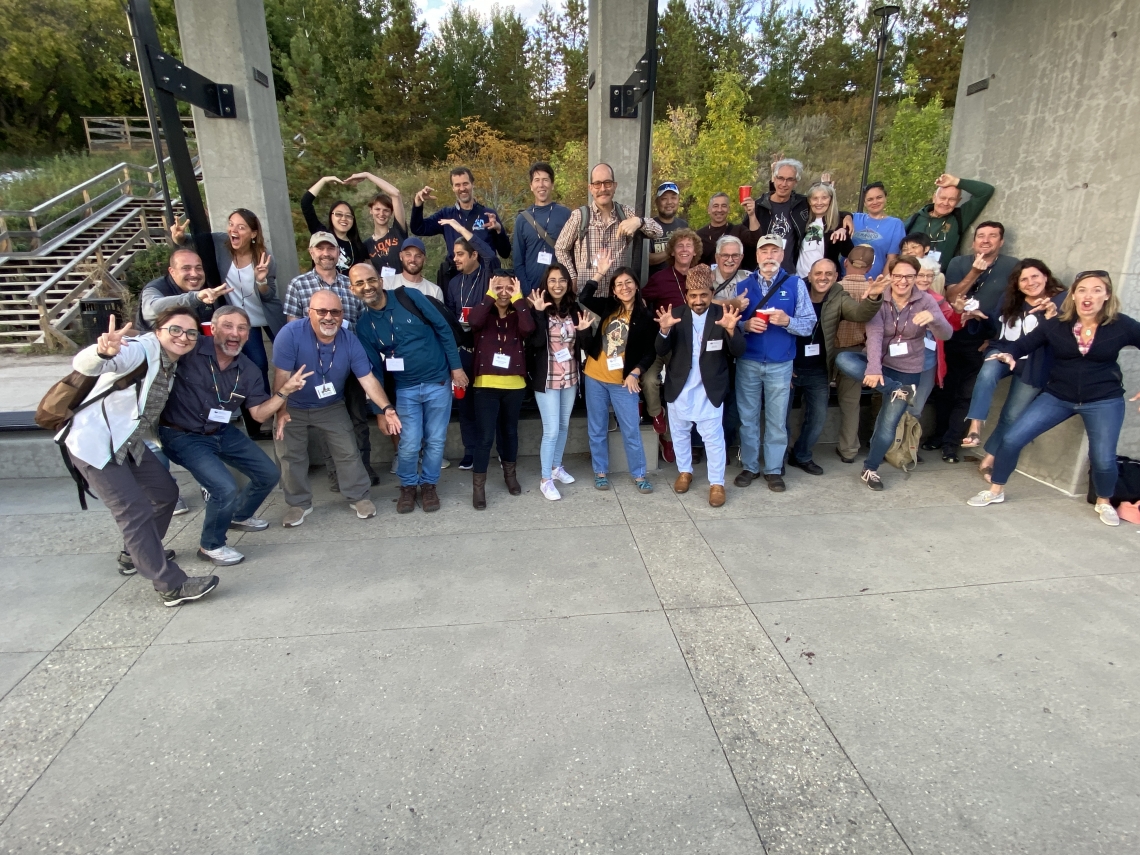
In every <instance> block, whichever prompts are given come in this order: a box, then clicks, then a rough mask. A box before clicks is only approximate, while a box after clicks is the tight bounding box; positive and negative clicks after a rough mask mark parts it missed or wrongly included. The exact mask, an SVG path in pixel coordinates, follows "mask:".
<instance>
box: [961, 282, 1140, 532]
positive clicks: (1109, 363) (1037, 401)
mask: <svg viewBox="0 0 1140 855" xmlns="http://www.w3.org/2000/svg"><path fill="white" fill-rule="evenodd" d="M999 347H1000V352H998V353H993V354H991V355H990V356H988V357H987V359H994V360H998V359H1000V360H1001V361H1002V362H1004V363H1005V364H1006V366H1007V367H1008V368H1009V369H1010V370H1011V371H1012V370H1013V369H1015V368H1016V367H1017V362H1018V360H1019V359H1021V358H1022V357H1023V356H1028V355H1029V354H1031V353H1033V352H1035V351H1037V350H1038V349H1040V348H1043V347H1049V348H1051V349H1052V351H1053V362H1052V365H1050V367H1049V377H1048V381H1047V382H1046V384H1045V389H1044V391H1042V392H1041V394H1040V395H1038V396H1037V397H1036V398H1034V399H1033V401H1032V402H1031V403H1030V404H1029V406H1028V407H1026V408H1025V411H1024V412H1023V413H1022V414H1021V416H1020V418H1018V420H1017V421H1016V422H1014V423H1013V424H1012V425H1011V426H1010V428H1009V430H1007V431H1006V433H1005V436H1004V437H1003V438H1002V442H1001V447H1000V448H998V449H997V454H995V455H994V468H993V472H992V473H991V475H990V478H991V485H990V488H989V489H988V490H983V491H982V492H980V493H979V494H978V495H976V496H974V497H973V498H972V499H969V500H967V502H966V504H968V505H972V506H973V507H976V508H983V507H985V506H986V505H992V504H995V503H997V502H1004V501H1005V485H1006V483H1007V482H1008V481H1009V476H1010V475H1011V474H1013V470H1014V469H1016V468H1017V459H1018V456H1019V455H1020V454H1021V450H1022V449H1023V448H1025V446H1026V445H1028V444H1029V443H1030V442H1032V441H1033V440H1034V439H1036V438H1037V437H1039V436H1040V435H1041V434H1043V433H1045V431H1047V430H1049V429H1051V428H1054V427H1056V426H1057V425H1059V424H1061V422H1063V421H1066V420H1068V419H1069V418H1071V417H1073V416H1076V415H1079V416H1080V417H1081V419H1082V420H1083V421H1084V423H1085V433H1086V434H1087V435H1088V441H1089V462H1090V463H1091V464H1092V482H1093V483H1092V486H1093V488H1094V489H1095V491H1096V497H1097V498H1096V504H1095V505H1094V508H1093V509H1094V510H1095V511H1096V513H1097V515H1098V516H1099V517H1100V521H1101V522H1103V523H1104V524H1105V525H1120V517H1118V516H1117V515H1116V509H1115V508H1114V507H1113V506H1112V501H1111V499H1112V494H1113V493H1114V492H1115V491H1116V477H1117V467H1116V443H1117V440H1119V439H1120V428H1121V427H1122V426H1123V424H1124V412H1125V409H1126V407H1125V404H1124V394H1125V392H1124V386H1123V385H1122V383H1121V377H1122V374H1121V370H1120V362H1119V361H1118V360H1119V357H1120V351H1121V350H1123V349H1124V348H1126V347H1137V348H1140V321H1136V320H1135V319H1134V318H1130V317H1129V316H1128V315H1124V314H1121V312H1120V299H1119V298H1118V297H1117V296H1116V293H1115V291H1114V289H1113V286H1112V279H1111V278H1110V277H1109V275H1108V273H1107V272H1105V271H1104V270H1086V271H1085V272H1083V273H1078V274H1077V278H1076V279H1074V280H1073V284H1072V285H1071V286H1070V287H1069V290H1068V293H1067V294H1066V295H1065V300H1064V302H1063V303H1062V304H1061V310H1060V312H1058V314H1057V316H1056V317H1054V318H1048V319H1045V320H1042V321H1040V322H1039V323H1038V324H1037V326H1036V328H1035V329H1034V330H1033V331H1032V332H1030V333H1028V334H1025V335H1022V336H1021V337H1020V338H1018V339H1016V340H1014V341H1007V342H1002V343H1001V344H1000V345H999ZM1130 400H1133V401H1137V400H1140V394H1136V395H1134V396H1133V397H1132V398H1131V399H1130Z"/></svg>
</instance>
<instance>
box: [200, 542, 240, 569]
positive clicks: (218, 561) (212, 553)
mask: <svg viewBox="0 0 1140 855" xmlns="http://www.w3.org/2000/svg"><path fill="white" fill-rule="evenodd" d="M198 558H200V559H201V560H202V561H212V562H213V563H214V565H215V566H217V567H229V566H231V565H233V564H241V563H242V562H243V561H245V556H244V555H242V554H241V553H240V552H238V551H237V550H236V549H232V548H230V547H228V546H219V547H218V548H217V549H203V548H202V547H200V546H199V547H198Z"/></svg>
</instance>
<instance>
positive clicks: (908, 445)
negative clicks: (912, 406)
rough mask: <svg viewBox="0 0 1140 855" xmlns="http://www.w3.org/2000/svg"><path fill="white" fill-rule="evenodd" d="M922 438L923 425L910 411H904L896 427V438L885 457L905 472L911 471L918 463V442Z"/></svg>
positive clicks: (888, 461) (892, 464)
mask: <svg viewBox="0 0 1140 855" xmlns="http://www.w3.org/2000/svg"><path fill="white" fill-rule="evenodd" d="M921 440H922V425H921V424H919V422H918V419H916V418H915V417H914V416H912V415H911V414H910V413H903V417H902V419H901V420H900V421H899V426H898V427H897V428H895V438H894V439H893V440H892V441H891V447H890V448H888V449H887V453H886V454H885V455H883V459H884V460H886V461H887V463H889V464H891V466H897V467H898V468H899V469H901V470H902V471H903V472H910V471H911V470H912V469H914V467H915V466H917V465H918V444H919V442H920V441H921Z"/></svg>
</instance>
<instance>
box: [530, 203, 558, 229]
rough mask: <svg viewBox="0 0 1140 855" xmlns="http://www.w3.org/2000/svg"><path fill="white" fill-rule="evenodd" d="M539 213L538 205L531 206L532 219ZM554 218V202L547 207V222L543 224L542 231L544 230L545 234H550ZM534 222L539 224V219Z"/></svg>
mask: <svg viewBox="0 0 1140 855" xmlns="http://www.w3.org/2000/svg"><path fill="white" fill-rule="evenodd" d="M537 213H538V205H531V206H530V215H531V216H532V217H534V215H535V214H537ZM553 217H554V203H553V202H551V203H550V204H549V205H548V206H547V209H546V222H545V223H543V224H542V230H543V231H544V232H546V233H547V234H550V220H551V219H552V218H553ZM534 221H535V222H536V223H537V222H538V218H537V217H535V220H534Z"/></svg>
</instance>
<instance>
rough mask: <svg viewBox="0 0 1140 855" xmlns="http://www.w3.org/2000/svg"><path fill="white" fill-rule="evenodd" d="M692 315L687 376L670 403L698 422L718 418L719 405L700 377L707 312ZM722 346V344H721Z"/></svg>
mask: <svg viewBox="0 0 1140 855" xmlns="http://www.w3.org/2000/svg"><path fill="white" fill-rule="evenodd" d="M692 315H693V354H692V359H691V361H690V365H689V377H688V379H687V380H685V385H684V386H683V387H682V388H681V394H680V395H678V396H677V400H676V401H674V402H673V403H672V404H670V405H669V406H670V407H673V408H674V409H675V411H676V414H677V415H678V416H680V417H681V418H682V419H685V420H686V421H690V422H700V421H704V420H705V419H719V418H720V416H721V409H722V408H721V407H714V406H713V405H712V401H710V400H709V396H708V395H707V394H706V393H705V384H704V380H702V379H701V353H702V352H703V351H704V348H705V342H704V338H705V321H707V320H708V317H709V313H708V311H707V310H706V311H705V312H704V314H701V315H698V314H696V313H695V312H693V313H692ZM722 347H723V345H722ZM678 355H679V354H678Z"/></svg>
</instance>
